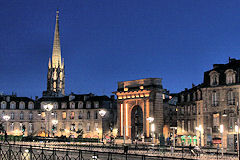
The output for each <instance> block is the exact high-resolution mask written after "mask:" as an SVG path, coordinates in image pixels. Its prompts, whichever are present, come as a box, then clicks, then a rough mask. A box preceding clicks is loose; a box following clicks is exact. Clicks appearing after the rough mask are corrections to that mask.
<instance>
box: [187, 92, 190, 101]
mask: <svg viewBox="0 0 240 160" xmlns="http://www.w3.org/2000/svg"><path fill="white" fill-rule="evenodd" d="M187 101H188V102H190V94H188V95H187Z"/></svg>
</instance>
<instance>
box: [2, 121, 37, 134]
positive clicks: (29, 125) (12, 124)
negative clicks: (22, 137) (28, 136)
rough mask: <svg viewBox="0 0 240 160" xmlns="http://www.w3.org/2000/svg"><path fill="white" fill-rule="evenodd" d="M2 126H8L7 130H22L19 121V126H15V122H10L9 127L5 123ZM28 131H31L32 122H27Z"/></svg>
mask: <svg viewBox="0 0 240 160" xmlns="http://www.w3.org/2000/svg"><path fill="white" fill-rule="evenodd" d="M3 127H4V128H5V129H8V128H9V131H10V132H12V131H14V130H16V129H19V130H20V131H22V130H23V123H20V124H19V126H17V125H16V124H15V123H10V124H9V127H6V124H3ZM28 132H33V124H32V123H28Z"/></svg>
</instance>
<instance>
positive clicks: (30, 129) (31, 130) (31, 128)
mask: <svg viewBox="0 0 240 160" xmlns="http://www.w3.org/2000/svg"><path fill="white" fill-rule="evenodd" d="M28 132H29V133H32V132H33V124H32V123H29V125H28Z"/></svg>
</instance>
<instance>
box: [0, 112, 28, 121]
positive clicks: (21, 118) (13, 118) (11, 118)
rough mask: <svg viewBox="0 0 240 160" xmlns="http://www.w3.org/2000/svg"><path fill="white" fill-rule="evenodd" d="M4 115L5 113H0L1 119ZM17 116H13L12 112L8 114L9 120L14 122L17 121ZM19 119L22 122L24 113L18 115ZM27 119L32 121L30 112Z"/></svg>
mask: <svg viewBox="0 0 240 160" xmlns="http://www.w3.org/2000/svg"><path fill="white" fill-rule="evenodd" d="M4 115H5V112H2V115H1V118H2V117H3V116H4ZM17 115H18V114H15V113H14V112H11V113H10V115H9V116H10V120H15V119H17ZM19 119H20V120H24V112H20V114H19ZM28 119H29V120H32V119H33V113H32V112H30V113H29V114H28Z"/></svg>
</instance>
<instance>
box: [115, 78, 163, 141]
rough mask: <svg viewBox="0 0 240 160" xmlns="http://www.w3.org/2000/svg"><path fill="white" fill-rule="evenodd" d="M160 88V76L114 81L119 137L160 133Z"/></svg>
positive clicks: (161, 100)
mask: <svg viewBox="0 0 240 160" xmlns="http://www.w3.org/2000/svg"><path fill="white" fill-rule="evenodd" d="M162 92H163V88H162V79H161V78H146V79H139V80H133V81H124V82H118V89H117V91H116V92H114V93H115V94H116V95H117V101H118V107H117V108H118V131H119V135H120V136H124V137H126V138H127V139H135V138H140V137H144V138H145V139H147V138H148V137H151V136H154V137H155V138H157V137H158V136H159V135H161V134H162V130H163V125H164V120H163V97H162V96H163V95H162Z"/></svg>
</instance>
